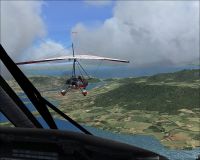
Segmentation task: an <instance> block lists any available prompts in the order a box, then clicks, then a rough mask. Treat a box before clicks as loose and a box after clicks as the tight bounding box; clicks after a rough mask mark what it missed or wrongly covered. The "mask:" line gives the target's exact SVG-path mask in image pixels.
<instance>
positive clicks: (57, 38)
mask: <svg viewBox="0 0 200 160" xmlns="http://www.w3.org/2000/svg"><path fill="white" fill-rule="evenodd" d="M73 31H75V32H77V33H76V34H72V32H73ZM72 41H73V42H74V44H75V50H76V52H77V54H78V53H80V54H85V53H86V54H88V53H89V54H92V55H99V56H107V57H113V58H122V59H128V60H130V61H131V64H130V65H134V66H142V67H143V66H150V65H158V66H160V65H180V64H187V63H190V62H194V61H195V62H196V61H197V60H198V59H199V1H109V0H107V1H102V0H101V1H97V0H93V1H92V0H90V1H85V0H83V1H12V0H11V1H1V44H2V45H3V47H4V48H5V49H6V51H7V52H8V53H9V55H10V56H11V57H12V58H13V59H14V60H15V61H23V60H30V59H31V60H33V59H41V58H50V57H55V56H61V55H67V54H71V49H70V45H71V42H72Z"/></svg>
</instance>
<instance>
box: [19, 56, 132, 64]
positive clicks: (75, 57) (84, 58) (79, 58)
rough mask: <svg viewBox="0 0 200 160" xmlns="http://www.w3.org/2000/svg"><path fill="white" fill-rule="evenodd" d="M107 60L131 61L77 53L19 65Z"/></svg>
mask: <svg viewBox="0 0 200 160" xmlns="http://www.w3.org/2000/svg"><path fill="white" fill-rule="evenodd" d="M74 59H77V60H81V59H83V60H105V61H115V62H122V63H129V61H127V60H121V59H114V58H108V57H100V56H93V55H76V56H74V57H73V56H62V57H56V58H48V59H40V60H33V61H24V62H18V63H16V64H17V65H24V64H34V63H43V62H52V61H63V60H67V61H71V60H74Z"/></svg>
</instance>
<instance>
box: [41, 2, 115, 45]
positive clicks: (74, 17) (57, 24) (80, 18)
mask: <svg viewBox="0 0 200 160" xmlns="http://www.w3.org/2000/svg"><path fill="white" fill-rule="evenodd" d="M113 6H114V3H110V4H108V5H101V6H99V5H90V4H87V3H86V2H85V1H45V4H44V5H43V8H42V17H43V20H44V22H45V25H46V28H47V37H45V38H46V39H48V38H49V39H52V40H54V41H56V42H59V43H61V44H63V45H64V46H68V45H70V43H71V39H70V38H71V37H70V35H71V29H72V28H73V27H74V26H75V25H76V24H77V23H83V24H84V25H86V26H90V27H91V26H93V25H98V24H101V23H103V22H104V20H105V19H108V18H110V17H112V14H113Z"/></svg>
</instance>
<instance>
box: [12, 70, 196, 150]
mask: <svg viewBox="0 0 200 160" xmlns="http://www.w3.org/2000/svg"><path fill="white" fill-rule="evenodd" d="M199 72H200V70H183V71H179V72H175V73H165V74H157V75H154V76H149V77H137V78H124V79H107V80H103V85H97V84H98V82H99V80H98V79H95V80H94V81H93V82H94V84H95V82H96V87H95V88H93V89H91V90H89V94H88V96H86V97H84V96H82V95H81V94H80V92H75V91H73V92H70V93H68V94H67V95H66V96H61V95H60V94H59V92H60V88H59V87H60V86H62V85H63V82H65V80H66V79H65V77H47V76H44V77H41V76H39V77H30V80H31V81H32V82H33V84H34V85H35V86H36V87H37V88H38V89H39V90H42V91H43V92H42V94H43V95H44V96H45V97H47V98H48V99H51V100H53V101H56V102H57V104H58V107H59V108H60V109H61V110H62V111H63V112H64V113H66V114H67V115H69V116H70V117H72V118H73V119H75V120H76V121H78V122H79V123H82V124H85V125H89V126H93V127H97V128H101V129H104V130H109V131H112V132H116V133H123V134H130V135H135V134H142V135H151V136H154V137H156V138H157V139H159V140H160V142H161V143H162V144H163V145H165V146H166V147H170V148H177V149H182V148H188V149H189V148H190V149H191V148H195V147H197V146H200V144H199V142H200V136H199V132H200V127H199V123H200V118H199V117H200V106H199V104H200V101H199V87H200V83H199ZM9 83H10V84H11V85H12V86H13V87H14V88H15V89H16V91H17V92H18V93H19V92H20V90H19V87H17V86H16V84H15V83H14V82H13V81H10V82H9ZM100 83H102V81H101V82H100ZM26 104H28V102H26ZM52 113H53V112H52ZM34 114H36V115H37V114H38V113H37V112H34ZM53 114H54V113H53ZM54 116H55V117H57V116H56V115H54ZM57 118H58V117H57Z"/></svg>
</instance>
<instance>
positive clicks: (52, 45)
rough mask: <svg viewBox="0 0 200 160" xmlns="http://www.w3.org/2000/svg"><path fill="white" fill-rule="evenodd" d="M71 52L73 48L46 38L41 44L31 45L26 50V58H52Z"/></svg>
mask: <svg viewBox="0 0 200 160" xmlns="http://www.w3.org/2000/svg"><path fill="white" fill-rule="evenodd" d="M69 54H71V50H70V49H67V48H65V47H64V46H63V45H62V44H60V43H57V42H55V41H53V40H46V41H45V42H42V43H40V45H39V46H34V47H30V48H29V49H28V50H27V51H26V55H25V56H24V60H29V59H30V57H31V59H42V58H52V57H57V56H64V55H69Z"/></svg>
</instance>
